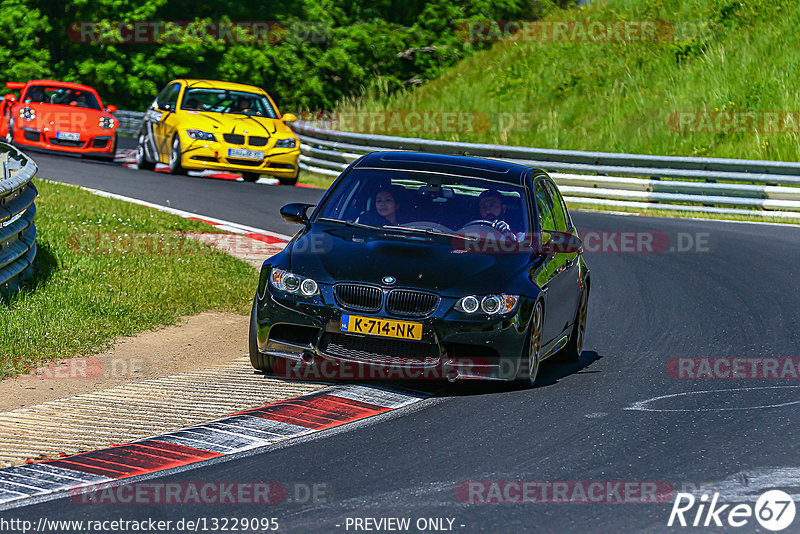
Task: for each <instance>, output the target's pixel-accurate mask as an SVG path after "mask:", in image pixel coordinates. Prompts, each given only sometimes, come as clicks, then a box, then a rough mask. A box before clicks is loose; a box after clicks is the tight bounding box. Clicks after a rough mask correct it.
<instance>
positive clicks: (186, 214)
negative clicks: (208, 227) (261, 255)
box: [48, 180, 292, 241]
mask: <svg viewBox="0 0 800 534" xmlns="http://www.w3.org/2000/svg"><path fill="white" fill-rule="evenodd" d="M48 181H50V182H53V183H57V184H62V185H73V184H67V183H64V182H59V181H57V180H48ZM76 187H79V188H80V189H83V190H84V191H88V192H89V193H92V194H94V195H97V196H100V197H105V198H113V199H116V200H122V201H124V202H130V203H132V204H139V205H140V206H146V207H148V208H153V209H156V210H158V211H163V212H164V213H171V214H173V215H177V216H178V217H183V218H184V219H190V218H191V219H203V220H204V221H208V222H212V223H214V224H215V225H217V226H220V227H224V228H223V229H225V230H229V231H231V232H234V233H239V234H250V233H252V234H261V235H266V236H270V237H274V238H276V239H282V240H283V241H289V240H290V239H292V236H290V235H286V234H280V233H278V232H273V231H271V230H264V229H263V228H255V227H254V226H247V225H244V224H239V223H235V222H231V221H226V220H224V219H217V218H216V217H211V216H208V215H201V214H198V213H192V212H190V211H184V210H179V209H176V208H171V207H169V206H162V205H161V204H154V203H152V202H147V201H146V200H141V199H138V198H132V197H126V196H124V195H118V194H116V193H110V192H108V191H102V190H100V189H93V188H91V187H83V186H76Z"/></svg>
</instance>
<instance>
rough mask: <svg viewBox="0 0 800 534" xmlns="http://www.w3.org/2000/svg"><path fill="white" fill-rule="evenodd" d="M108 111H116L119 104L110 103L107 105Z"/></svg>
mask: <svg viewBox="0 0 800 534" xmlns="http://www.w3.org/2000/svg"><path fill="white" fill-rule="evenodd" d="M106 111H108V112H109V113H116V112H117V106H115V105H114V104H109V105H107V106H106Z"/></svg>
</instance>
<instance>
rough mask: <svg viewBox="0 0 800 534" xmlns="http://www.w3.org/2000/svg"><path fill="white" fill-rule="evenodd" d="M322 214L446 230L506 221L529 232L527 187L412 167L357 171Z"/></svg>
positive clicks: (516, 229)
mask: <svg viewBox="0 0 800 534" xmlns="http://www.w3.org/2000/svg"><path fill="white" fill-rule="evenodd" d="M318 217H325V218H328V219H337V220H341V221H351V222H356V223H361V224H368V225H372V226H403V227H406V228H421V229H430V230H435V231H442V232H458V231H461V230H464V229H465V228H468V227H473V226H488V224H487V223H493V222H496V221H503V222H505V223H506V224H507V225H508V226H509V228H510V230H511V231H512V232H514V233H526V232H527V231H528V228H529V219H528V208H527V202H526V201H525V194H524V189H523V188H521V187H515V186H512V185H508V184H501V183H497V182H491V181H484V180H479V179H474V178H461V177H458V176H450V175H442V174H435V173H427V172H411V171H403V172H398V171H368V170H355V171H352V172H350V173H349V174H348V175H347V176H346V177H345V178H344V179H343V181H342V182H340V183H339V184H338V186H337V187H336V189H335V190H334V191H333V193H332V194H331V196H330V197H329V198H328V200H327V201H326V202H325V204H324V205H323V206H322V207H321V209H320V210H319V215H318ZM479 221H480V222H479Z"/></svg>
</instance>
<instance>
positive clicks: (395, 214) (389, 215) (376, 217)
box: [356, 186, 402, 226]
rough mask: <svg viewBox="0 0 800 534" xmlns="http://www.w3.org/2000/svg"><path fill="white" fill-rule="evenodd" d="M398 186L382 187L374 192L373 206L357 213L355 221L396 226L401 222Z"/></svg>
mask: <svg viewBox="0 0 800 534" xmlns="http://www.w3.org/2000/svg"><path fill="white" fill-rule="evenodd" d="M400 189H401V188H399V187H398V186H390V187H382V188H380V189H378V192H377V193H375V198H374V199H373V200H374V202H373V206H372V208H371V209H369V210H368V211H365V212H364V213H362V214H361V215H359V217H358V219H357V220H356V222H359V223H362V224H369V225H372V226H397V225H398V224H400V223H401V222H402V220H401V219H402V215H401V213H400V207H401V203H400V192H399V190H400Z"/></svg>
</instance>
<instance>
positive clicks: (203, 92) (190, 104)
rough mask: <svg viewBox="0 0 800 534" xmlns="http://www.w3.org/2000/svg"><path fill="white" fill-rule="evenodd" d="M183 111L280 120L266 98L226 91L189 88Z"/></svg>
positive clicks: (182, 104) (185, 95)
mask: <svg viewBox="0 0 800 534" xmlns="http://www.w3.org/2000/svg"><path fill="white" fill-rule="evenodd" d="M181 109H183V110H185V111H206V112H212V113H231V114H234V115H249V116H255V117H266V118H269V119H277V118H278V114H277V113H276V111H275V108H274V107H273V106H272V103H271V102H270V101H269V99H268V98H267V97H266V96H264V95H259V94H256V93H247V92H244V91H228V90H225V89H209V88H189V89H187V90H186V92H185V93H184V95H183V102H182V103H181Z"/></svg>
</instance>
